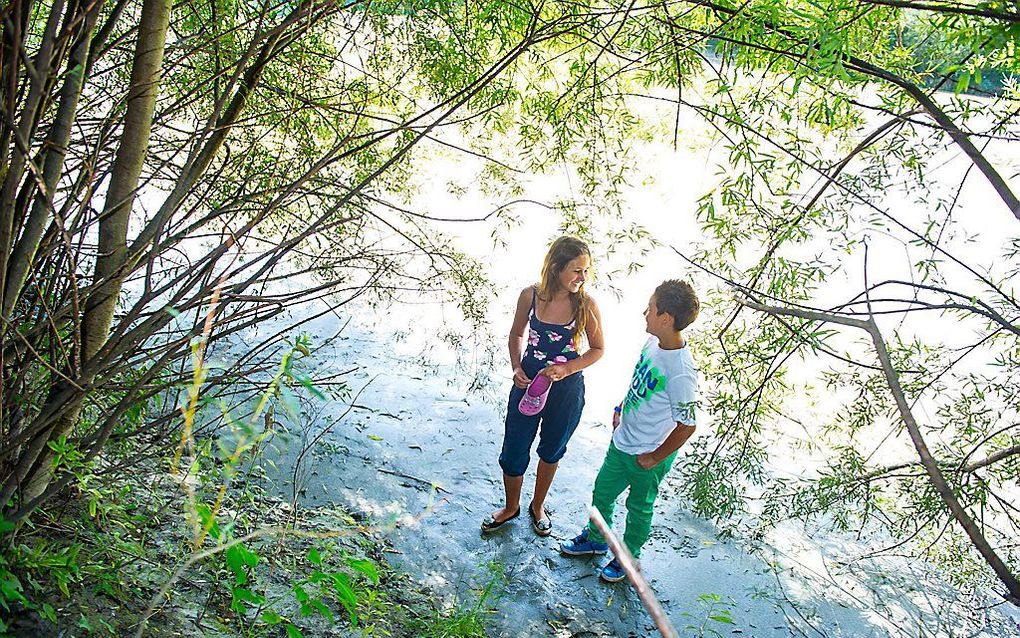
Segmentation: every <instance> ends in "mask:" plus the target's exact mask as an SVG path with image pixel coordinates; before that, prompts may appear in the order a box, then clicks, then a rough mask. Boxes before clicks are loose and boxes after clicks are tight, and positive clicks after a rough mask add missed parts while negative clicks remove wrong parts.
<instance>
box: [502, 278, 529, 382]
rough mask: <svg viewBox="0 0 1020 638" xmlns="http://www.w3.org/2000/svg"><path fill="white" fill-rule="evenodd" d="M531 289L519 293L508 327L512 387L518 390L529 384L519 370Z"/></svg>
mask: <svg viewBox="0 0 1020 638" xmlns="http://www.w3.org/2000/svg"><path fill="white" fill-rule="evenodd" d="M531 295H532V287H531V286H528V287H527V288H525V289H524V290H522V291H521V296H520V297H518V298H517V310H516V311H515V312H514V323H513V325H512V326H510V336H509V338H508V339H507V342H508V343H507V345H508V346H509V348H510V366H511V367H512V368H513V371H514V385H516V386H517V387H518V388H526V387H528V384H529V383H531V379H529V378H528V375H526V374H524V370H522V369H521V358H522V357H523V356H524V339H525V338H526V337H527V334H528V312H529V311H530V310H531Z"/></svg>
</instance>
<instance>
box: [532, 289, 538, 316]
mask: <svg viewBox="0 0 1020 638" xmlns="http://www.w3.org/2000/svg"><path fill="white" fill-rule="evenodd" d="M536 299H538V286H532V287H531V313H532V314H535V300H536Z"/></svg>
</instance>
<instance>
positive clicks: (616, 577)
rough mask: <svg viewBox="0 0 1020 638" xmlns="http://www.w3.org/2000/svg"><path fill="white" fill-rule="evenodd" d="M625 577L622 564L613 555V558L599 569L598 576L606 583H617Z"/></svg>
mask: <svg viewBox="0 0 1020 638" xmlns="http://www.w3.org/2000/svg"><path fill="white" fill-rule="evenodd" d="M626 577H627V574H626V573H624V571H623V565H621V564H620V561H619V560H617V559H616V557H615V556H614V557H613V560H611V561H609V562H608V563H606V564H605V566H604V567H603V568H602V569H601V570H599V578H601V579H602V580H604V581H606V582H607V583H618V582H620V581H621V580H623V579H624V578H626Z"/></svg>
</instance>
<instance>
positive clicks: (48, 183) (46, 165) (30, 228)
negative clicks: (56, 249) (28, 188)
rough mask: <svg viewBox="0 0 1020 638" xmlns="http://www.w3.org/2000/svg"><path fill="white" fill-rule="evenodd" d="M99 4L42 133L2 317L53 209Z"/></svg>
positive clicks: (80, 37) (89, 17)
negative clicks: (35, 180)
mask: <svg viewBox="0 0 1020 638" xmlns="http://www.w3.org/2000/svg"><path fill="white" fill-rule="evenodd" d="M103 4H104V1H103V0H96V2H95V3H94V4H93V5H92V6H91V7H90V9H89V13H88V14H87V15H86V16H85V25H84V28H83V29H82V30H81V32H80V33H79V34H78V37H77V40H76V42H75V45H74V48H73V49H72V50H71V56H70V58H69V59H68V62H67V75H66V77H65V78H64V86H63V87H62V88H61V90H60V103H59V105H58V106H57V113H56V116H55V117H54V121H53V125H52V126H51V127H50V131H49V134H48V135H47V136H46V146H45V159H44V161H43V175H42V181H43V183H42V189H41V190H42V192H40V193H39V194H37V195H36V197H35V200H34V201H33V203H32V211H31V213H29V216H28V220H27V221H26V222H25V228H24V230H23V231H22V233H21V237H20V238H19V239H18V241H17V243H15V245H14V248H13V250H12V251H11V259H10V264H9V266H8V270H7V278H6V281H5V282H4V290H3V308H2V310H0V312H2V313H3V315H2V316H3V317H5V318H10V316H11V311H12V310H13V308H14V304H15V302H16V301H17V299H18V296H19V295H20V294H21V289H22V287H23V286H24V285H25V279H26V278H27V277H28V271H29V268H30V266H31V264H32V259H33V258H34V257H35V252H36V250H37V249H38V248H39V241H40V240H41V239H42V235H43V231H44V230H45V228H46V220H47V219H49V216H50V211H51V209H52V208H53V195H54V191H55V190H56V188H57V182H58V181H59V180H60V175H61V172H62V171H63V169H64V158H65V157H66V156H67V144H68V141H69V140H70V139H71V126H72V125H73V124H74V116H75V113H76V112H77V111H78V98H79V97H80V96H81V87H82V84H83V83H84V70H85V63H86V62H87V61H88V56H89V44H90V42H91V39H92V29H93V28H95V25H96V21H97V20H98V19H99V13H100V11H101V10H102V8H103Z"/></svg>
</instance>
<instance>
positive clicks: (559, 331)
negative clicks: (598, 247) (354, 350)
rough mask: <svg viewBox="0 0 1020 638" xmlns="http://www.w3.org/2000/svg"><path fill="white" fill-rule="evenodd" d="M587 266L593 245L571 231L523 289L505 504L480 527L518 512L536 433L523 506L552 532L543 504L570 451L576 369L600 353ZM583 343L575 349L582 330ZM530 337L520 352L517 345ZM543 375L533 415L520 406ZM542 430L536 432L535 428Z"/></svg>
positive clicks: (579, 386) (578, 395)
mask: <svg viewBox="0 0 1020 638" xmlns="http://www.w3.org/2000/svg"><path fill="white" fill-rule="evenodd" d="M590 268H591V252H590V251H589V250H588V246H587V245H586V244H585V243H584V242H583V241H581V240H580V239H577V238H576V237H566V236H564V237H560V238H559V239H557V240H556V241H554V242H553V243H552V245H551V246H550V247H549V252H548V253H547V254H546V256H545V261H544V263H543V264H542V279H541V281H540V282H539V283H538V284H537V285H534V286H528V287H527V288H525V289H524V290H522V291H521V295H520V298H518V300H517V312H516V314H515V315H514V323H513V326H512V327H511V328H510V339H509V346H510V362H511V365H513V368H514V387H513V388H511V390H510V400H509V403H508V405H507V415H506V425H505V430H504V434H503V451H502V452H501V453H500V455H499V465H500V467H501V468H503V487H504V489H505V492H506V504H505V506H504V507H502V508H500V509H498V510H496V511H495V512H493V513H492V514H490V515H489V516H488V517H487V518H486V519H485V520H484V521H483V522H482V532H483V533H488V532H494V531H496V530H497V529H500V528H501V527H503V525H505V524H506V523H507V522H508V521H511V520H513V519H515V518H517V517H518V516H519V515H520V513H521V486H522V484H523V483H524V472H525V470H527V469H528V463H529V461H530V460H531V444H532V443H533V442H534V440H535V435H536V434H538V458H539V460H538V473H537V476H536V477H535V495H534V497H532V500H531V503H530V504H529V506H528V514H529V516H530V518H531V527H532V529H534V530H535V533H536V534H538V535H539V536H548V535H549V534H550V533H551V532H552V521H551V520H550V518H549V513H548V512H547V511H546V509H545V497H546V494H548V492H549V486H550V485H551V484H552V480H553V476H554V475H555V474H556V464H557V463H558V462H559V460H560V458H561V457H562V456H563V454H564V453H565V452H566V451H567V441H569V440H570V436H571V435H572V434H573V433H574V429H575V428H576V427H577V423H578V421H580V419H581V409H582V408H583V407H584V377H583V376H582V374H581V370H583V369H585V368H587V367H588V366H590V365H591V364H593V363H595V362H596V361H598V360H599V359H600V358H602V353H603V346H602V321H601V318H600V316H599V311H598V306H596V305H595V300H593V299H592V298H591V297H589V296H588V295H587V294H585V292H584V282H585V280H586V279H587V278H588V271H589V269H590ZM582 334H583V335H584V336H586V337H587V341H588V350H587V351H586V352H585V353H584V354H581V353H580V343H581V335H582ZM525 340H527V348H526V349H525V350H524V354H523V356H522V355H521V350H522V348H523V347H524V344H525ZM537 375H545V376H546V377H548V378H549V380H550V381H553V382H554V383H553V384H552V387H551V388H550V389H549V395H548V397H547V399H546V403H545V407H544V408H543V409H542V410H541V412H539V413H538V414H536V415H535V416H526V415H524V414H522V413H521V412H520V410H519V408H518V405H519V404H520V401H521V397H522V396H524V392H525V390H526V389H527V387H528V384H529V383H531V381H532V380H533V379H534V378H535V377H536V376H537ZM539 432H540V433H539Z"/></svg>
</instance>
